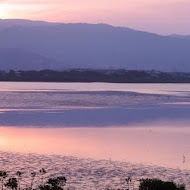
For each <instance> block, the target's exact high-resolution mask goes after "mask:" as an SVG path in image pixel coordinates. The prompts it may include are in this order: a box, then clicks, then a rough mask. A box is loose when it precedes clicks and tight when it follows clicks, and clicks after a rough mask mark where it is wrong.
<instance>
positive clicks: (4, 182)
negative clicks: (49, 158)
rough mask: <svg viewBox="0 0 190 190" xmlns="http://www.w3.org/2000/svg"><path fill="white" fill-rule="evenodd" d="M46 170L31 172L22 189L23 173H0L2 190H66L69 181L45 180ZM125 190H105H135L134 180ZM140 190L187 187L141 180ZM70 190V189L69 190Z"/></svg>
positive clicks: (57, 178) (129, 181)
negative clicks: (12, 174) (37, 182)
mask: <svg viewBox="0 0 190 190" xmlns="http://www.w3.org/2000/svg"><path fill="white" fill-rule="evenodd" d="M46 173H47V172H46V170H45V169H44V168H42V169H40V170H39V172H31V173H30V176H31V180H30V181H29V182H28V184H26V186H25V187H22V185H21V184H22V183H21V182H22V180H23V179H22V172H20V171H17V172H16V173H15V176H11V177H10V176H9V175H8V172H6V171H0V181H1V186H0V189H1V190H5V189H10V190H64V188H65V185H66V183H67V179H66V178H65V177H64V176H58V177H54V178H49V179H48V180H44V177H45V175H46ZM36 180H37V181H39V184H38V185H37V184H35V181H36ZM125 181H126V188H125V189H120V188H117V189H105V190H135V188H134V184H133V182H132V179H131V178H130V177H128V178H127V179H125ZM139 182H140V185H139V188H138V189H139V190H185V185H178V184H176V183H174V182H169V181H166V182H165V181H162V180H160V179H140V180H139ZM67 189H68V188H67Z"/></svg>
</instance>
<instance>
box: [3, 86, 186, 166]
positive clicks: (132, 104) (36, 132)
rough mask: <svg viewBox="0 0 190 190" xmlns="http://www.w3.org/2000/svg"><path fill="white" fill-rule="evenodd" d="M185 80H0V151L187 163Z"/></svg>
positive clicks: (154, 163) (170, 164)
mask: <svg viewBox="0 0 190 190" xmlns="http://www.w3.org/2000/svg"><path fill="white" fill-rule="evenodd" d="M189 102H190V85H189V84H106V83H90V84H88V83H83V84H82V83H0V126H1V127H0V151H5V152H21V153H40V154H58V155H68V156H76V157H85V158H94V159H108V160H110V159H111V160H118V161H127V162H131V163H144V164H151V165H158V166H166V167H171V168H181V169H190V105H189Z"/></svg>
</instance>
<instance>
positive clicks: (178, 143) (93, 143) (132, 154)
mask: <svg viewBox="0 0 190 190" xmlns="http://www.w3.org/2000/svg"><path fill="white" fill-rule="evenodd" d="M189 137H190V129H189V128H159V127H158V128H152V129H151V128H109V129H106V128H103V129H98V128H90V129H89V128H71V129H69V128H62V129H58V128H56V129H53V128H51V129H42V128H41V129H39V128H38V129H36V128H0V151H11V152H21V153H39V154H58V155H69V156H77V157H87V158H88V157H89V158H94V159H112V160H119V161H127V162H132V163H145V164H153V165H160V166H167V167H172V168H181V169H190V138H189ZM183 155H184V156H185V162H184V160H183Z"/></svg>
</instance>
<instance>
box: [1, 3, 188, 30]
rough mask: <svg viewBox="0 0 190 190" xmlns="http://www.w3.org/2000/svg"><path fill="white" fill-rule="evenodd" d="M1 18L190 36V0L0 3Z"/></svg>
mask: <svg viewBox="0 0 190 190" xmlns="http://www.w3.org/2000/svg"><path fill="white" fill-rule="evenodd" d="M0 17H1V18H22V19H33V20H46V21H56V22H87V23H108V24H111V25H114V26H126V27H130V28H134V29H138V30H145V31H150V32H155V33H160V34H171V33H179V34H190V0H0Z"/></svg>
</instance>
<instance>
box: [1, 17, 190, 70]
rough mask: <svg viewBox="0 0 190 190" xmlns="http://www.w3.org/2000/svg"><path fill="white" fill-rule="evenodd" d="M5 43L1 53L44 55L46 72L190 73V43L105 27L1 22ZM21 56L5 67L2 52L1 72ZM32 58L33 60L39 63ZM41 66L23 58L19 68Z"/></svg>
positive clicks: (167, 37)
mask: <svg viewBox="0 0 190 190" xmlns="http://www.w3.org/2000/svg"><path fill="white" fill-rule="evenodd" d="M0 42H1V43H0V51H2V49H4V48H6V50H8V49H10V48H11V49H12V50H13V49H15V50H18V49H19V50H20V51H21V50H24V51H26V52H28V53H29V52H31V54H37V55H38V56H40V57H41V58H42V57H43V61H42V63H43V64H42V63H41V65H43V69H53V67H54V68H55V69H63V68H99V69H109V68H112V69H119V68H125V69H134V70H152V69H154V70H160V71H182V72H183V71H185V72H190V40H184V39H180V38H176V37H171V36H159V35H156V34H152V33H147V32H140V31H135V30H132V29H129V28H124V27H113V26H110V25H106V24H82V23H81V24H80V23H79V24H62V23H48V22H40V21H28V20H0ZM15 54H16V53H15ZM23 54H24V52H23ZM10 55H11V54H10ZM20 56H24V55H21V54H18V56H15V57H14V61H13V62H12V61H11V62H10V64H6V63H5V61H4V60H3V59H2V56H1V53H0V69H1V70H3V69H2V68H5V65H7V66H6V68H7V69H8V65H10V66H11V65H12V64H16V65H18V64H19V62H21V61H20V59H21V57H20ZM32 57H33V56H31V57H30V56H29V58H28V60H35V58H32ZM34 57H35V56H34ZM50 62H51V64H50ZM37 65H38V62H35V61H31V62H30V61H25V59H23V63H22V68H20V69H22V70H30V69H36V67H37ZM50 65H51V68H50ZM18 67H19V66H18Z"/></svg>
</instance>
